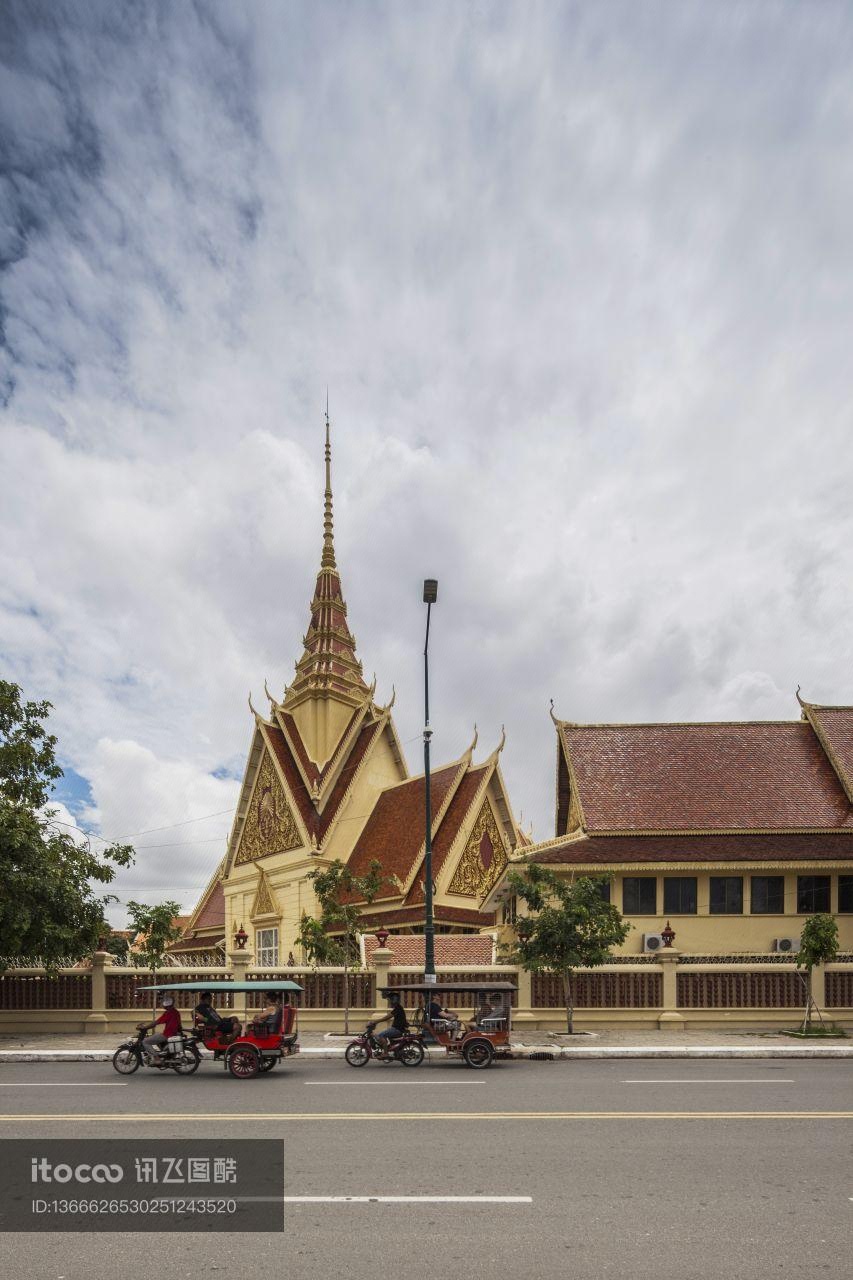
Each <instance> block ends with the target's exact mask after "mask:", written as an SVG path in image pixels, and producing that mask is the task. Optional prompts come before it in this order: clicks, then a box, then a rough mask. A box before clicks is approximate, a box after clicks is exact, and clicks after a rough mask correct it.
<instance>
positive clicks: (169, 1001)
mask: <svg viewBox="0 0 853 1280" xmlns="http://www.w3.org/2000/svg"><path fill="white" fill-rule="evenodd" d="M160 1003H161V1004H162V1006H163V1008H164V1009H171V1007H172V1005H173V1004H174V1003H175V997H174V996H163V999H162V1000H161V1001H160Z"/></svg>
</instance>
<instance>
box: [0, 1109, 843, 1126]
mask: <svg viewBox="0 0 853 1280" xmlns="http://www.w3.org/2000/svg"><path fill="white" fill-rule="evenodd" d="M63 1120H65V1121H75V1122H79V1121H96V1120H104V1121H109V1122H118V1121H121V1120H123V1121H128V1122H130V1123H140V1124H170V1123H173V1122H175V1121H178V1122H185V1123H187V1124H198V1123H199V1121H216V1122H217V1123H220V1124H270V1123H274V1122H279V1121H280V1122H282V1123H288V1122H290V1121H306V1120H315V1121H320V1120H346V1121H351V1120H369V1121H371V1123H373V1124H378V1123H379V1122H380V1121H389V1120H392V1121H394V1122H398V1121H400V1120H416V1121H420V1122H422V1123H427V1122H428V1123H432V1122H434V1121H436V1120H452V1121H454V1122H457V1123H458V1122H459V1121H462V1120H478V1121H484V1120H488V1121H493V1120H853V1111H302V1112H290V1111H281V1112H275V1111H261V1112H244V1113H242V1114H241V1113H239V1112H237V1113H234V1112H232V1113H230V1114H224V1113H221V1112H211V1113H207V1114H205V1113H204V1112H200V1111H193V1112H187V1113H185V1114H182V1113H180V1112H172V1111H161V1112H159V1113H150V1112H140V1113H134V1112H126V1111H119V1112H97V1111H96V1112H90V1113H87V1114H81V1113H80V1112H67V1113H63V1112H50V1111H48V1112H21V1113H20V1114H17V1115H16V1114H13V1113H9V1114H5V1115H0V1124H16V1123H18V1124H20V1123H21V1122H22V1121H54V1122H56V1121H63Z"/></svg>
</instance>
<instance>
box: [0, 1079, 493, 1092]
mask: <svg viewBox="0 0 853 1280" xmlns="http://www.w3.org/2000/svg"><path fill="white" fill-rule="evenodd" d="M476 1083H479V1081H477V1082H476ZM484 1083H485V1082H484ZM126 1088H127V1085H126V1084H121V1083H116V1084H113V1083H111V1082H108V1081H106V1080H105V1081H103V1083H102V1082H100V1081H95V1082H93V1083H91V1084H72V1083H70V1082H69V1081H67V1080H64V1081H63V1082H62V1084H59V1083H58V1082H57V1081H56V1080H42V1081H35V1080H22V1081H21V1082H20V1084H7V1083H6V1082H5V1081H4V1083H3V1084H0V1089H62V1090H64V1089H126Z"/></svg>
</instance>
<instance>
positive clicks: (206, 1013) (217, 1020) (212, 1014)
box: [195, 991, 243, 1040]
mask: <svg viewBox="0 0 853 1280" xmlns="http://www.w3.org/2000/svg"><path fill="white" fill-rule="evenodd" d="M195 1013H196V1017H198V1018H200V1019H201V1021H202V1023H203V1024H204V1028H205V1030H206V1031H213V1032H214V1033H215V1034H216V1035H218V1036H219V1037H220V1039H226V1038H228V1039H231V1040H236V1038H237V1036H239V1035H240V1033H241V1032H242V1030H243V1027H242V1025H241V1023H240V1022H238V1021H237V1019H236V1018H223V1017H222V1015H221V1014H220V1013H217V1011H216V1009H214V1007H213V996H212V995H211V993H210V992H209V991H202V993H201V996H200V997H199V1002H198V1004H197V1005H196V1007H195Z"/></svg>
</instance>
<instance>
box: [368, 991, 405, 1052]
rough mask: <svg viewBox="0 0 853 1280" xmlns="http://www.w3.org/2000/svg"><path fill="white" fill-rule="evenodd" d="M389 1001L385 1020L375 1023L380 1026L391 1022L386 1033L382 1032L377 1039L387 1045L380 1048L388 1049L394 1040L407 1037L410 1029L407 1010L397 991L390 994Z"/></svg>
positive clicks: (378, 1019) (380, 1019)
mask: <svg viewBox="0 0 853 1280" xmlns="http://www.w3.org/2000/svg"><path fill="white" fill-rule="evenodd" d="M388 1000H389V1002H390V1008H389V1010H388V1012H387V1013H386V1014H385V1017H384V1018H377V1019H376V1022H375V1023H374V1025H375V1026H378V1025H379V1023H380V1022H390V1023H391V1025H390V1027H386V1028H385V1030H384V1031H380V1032H379V1035H378V1036H377V1037H376V1039H377V1040H384V1041H385V1043H384V1044H383V1045H381V1046H380V1047H381V1048H382V1049H383V1050H385V1049H388V1048H389V1047H390V1045H391V1042H392V1041H393V1040H399V1039H400V1036H402V1035H405V1034H406V1032H407V1031H408V1029H409V1020H408V1018H407V1017H406V1010H405V1009H404V1008H403V1006H402V1004H401V1002H400V997H399V995H398V994H397V992H396V991H392V992H390V993H389V996H388Z"/></svg>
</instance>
